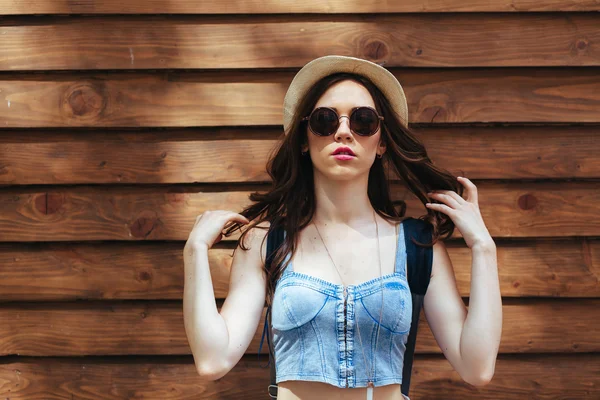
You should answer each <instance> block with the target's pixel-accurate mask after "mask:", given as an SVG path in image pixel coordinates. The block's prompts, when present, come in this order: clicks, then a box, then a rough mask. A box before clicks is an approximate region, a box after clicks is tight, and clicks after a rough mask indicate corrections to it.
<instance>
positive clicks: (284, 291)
mask: <svg viewBox="0 0 600 400" xmlns="http://www.w3.org/2000/svg"><path fill="white" fill-rule="evenodd" d="M397 231H398V235H397V236H398V237H397V248H396V257H395V267H394V272H393V273H391V274H387V275H384V276H382V277H380V278H375V279H371V280H369V281H366V282H363V283H360V284H357V285H348V286H347V299H346V301H345V299H344V294H343V285H341V284H334V283H332V282H329V281H326V280H324V279H321V278H318V277H314V276H310V275H306V274H303V273H299V272H295V271H294V270H293V266H292V263H291V262H290V263H289V264H288V265H287V267H286V268H285V270H284V271H283V272H282V275H281V277H280V278H279V280H278V281H277V284H276V286H275V292H274V296H273V302H272V307H271V308H272V309H271V313H272V314H271V324H272V334H273V338H272V341H273V342H272V345H273V349H274V350H273V351H274V358H275V367H276V382H277V383H279V382H282V381H287V380H302V381H318V382H325V383H329V384H331V385H334V386H337V387H340V388H355V387H365V386H366V385H367V379H368V376H367V371H366V366H365V362H364V358H363V353H362V350H361V347H360V341H359V334H358V333H357V324H356V321H357V320H358V326H359V327H360V338H362V341H363V345H364V346H365V349H364V353H365V354H364V356H365V357H366V358H367V365H368V366H373V365H375V367H374V368H375V370H374V371H371V374H370V375H371V376H373V383H374V385H375V386H383V385H389V384H394V383H397V384H401V383H402V367H403V359H404V351H405V349H406V342H407V339H408V335H409V331H410V327H411V317H412V299H411V292H410V289H409V286H408V281H407V274H406V272H407V271H406V268H407V262H406V260H407V254H406V245H405V239H404V227H403V223H400V224H399V227H398V230H397ZM290 257H291V254H288V255H287V258H286V260H285V261H288V260H289V258H290ZM381 280H382V281H383V291H384V293H383V301H384V304H383V314H382V315H383V316H382V318H381V319H382V320H381V321H379V313H380V306H381V293H380V292H381V290H382V289H381V282H380V281H381ZM379 324H381V327H380V329H379V340H378V342H377V349H376V350H375V338H376V336H377V326H378V325H379ZM373 362H374V364H373Z"/></svg>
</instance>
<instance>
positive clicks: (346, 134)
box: [335, 115, 352, 141]
mask: <svg viewBox="0 0 600 400" xmlns="http://www.w3.org/2000/svg"><path fill="white" fill-rule="evenodd" d="M338 138H339V139H347V138H352V132H351V131H350V118H349V117H348V116H346V115H342V116H341V117H340V125H339V126H338V128H337V131H336V132H335V140H336V141H337V140H338Z"/></svg>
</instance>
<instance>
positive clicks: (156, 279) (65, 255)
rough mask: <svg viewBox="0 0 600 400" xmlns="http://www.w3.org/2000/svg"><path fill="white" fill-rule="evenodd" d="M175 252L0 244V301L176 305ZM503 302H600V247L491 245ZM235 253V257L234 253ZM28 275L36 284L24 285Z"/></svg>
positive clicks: (216, 251) (175, 246) (451, 248)
mask: <svg viewBox="0 0 600 400" xmlns="http://www.w3.org/2000/svg"><path fill="white" fill-rule="evenodd" d="M183 245H184V243H182V242H179V243H174V242H154V243H151V242H142V243H140V242H137V243H136V242H127V243H90V244H87V243H33V244H24V243H17V244H8V243H5V244H1V245H0V276H2V279H1V280H0V302H1V301H48V300H61V301H64V300H80V299H85V300H111V299H115V300H136V299H144V300H161V299H169V300H180V299H182V297H183V266H184V262H183ZM446 247H447V248H448V253H449V254H450V258H451V260H452V264H453V266H454V272H455V275H456V281H457V285H458V289H459V292H460V294H461V296H464V297H467V296H469V295H470V291H471V286H470V285H471V251H470V250H469V249H468V248H467V247H465V246H464V244H462V243H460V242H458V241H454V240H452V241H447V242H446ZM496 248H497V254H498V273H499V277H500V290H501V292H502V295H503V296H504V297H529V296H532V297H538V296H539V297H600V283H599V282H600V240H597V239H587V238H583V239H579V238H576V239H571V238H557V239H548V240H544V239H534V240H502V239H499V240H498V239H496ZM239 251H241V250H239ZM232 253H233V249H231V248H224V247H223V246H222V245H217V246H216V248H213V249H211V250H210V251H209V252H208V259H209V265H210V273H211V277H212V284H213V289H214V292H215V297H216V298H217V299H225V298H226V297H227V294H228V293H229V275H230V270H231V262H232V257H231V256H232ZM32 276H34V277H36V279H31V277H32Z"/></svg>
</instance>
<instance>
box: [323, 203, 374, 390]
mask: <svg viewBox="0 0 600 400" xmlns="http://www.w3.org/2000/svg"><path fill="white" fill-rule="evenodd" d="M373 219H374V220H375V230H376V233H377V258H378V259H379V279H380V281H379V282H380V284H381V307H380V309H379V323H378V324H377V337H376V339H375V353H377V342H378V341H379V328H380V326H381V317H382V315H383V282H382V281H381V251H380V246H379V225H378V224H377V217H376V216H375V210H373ZM313 224H314V225H315V228H316V229H317V233H318V234H319V238H321V242H322V243H323V246H324V247H325V250H326V251H327V255H328V256H329V259H330V260H331V263H332V264H333V266H334V267H335V270H336V271H337V273H338V275H339V276H340V279H341V281H342V286H343V287H344V304H345V303H346V299H347V295H348V292H347V290H346V284H345V283H344V278H342V274H340V271H339V270H338V267H337V265H335V262H334V261H333V258H332V257H331V254H330V253H329V249H328V248H327V245H326V244H325V241H324V240H323V236H321V232H319V228H318V227H317V224H316V223H314V222H313ZM355 316H356V313H355ZM355 319H356V329H357V330H358V339H359V340H360V348H361V350H362V354H363V359H364V361H365V367H366V366H367V357H366V356H365V348H364V346H363V344H362V338H361V335H360V327H359V326H358V318H355ZM375 357H376V354H375V355H374V356H373V365H372V366H371V370H372V374H371V373H369V369H368V368H367V378H368V382H367V400H373V388H374V387H375V385H374V383H373V377H374V376H375ZM346 379H347V378H346Z"/></svg>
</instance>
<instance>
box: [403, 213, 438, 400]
mask: <svg viewBox="0 0 600 400" xmlns="http://www.w3.org/2000/svg"><path fill="white" fill-rule="evenodd" d="M403 225H404V240H405V244H406V254H407V263H408V279H407V280H408V286H409V287H410V292H411V297H412V321H411V325H410V332H409V334H408V341H407V342H406V350H405V352H404V363H403V367H402V393H403V394H404V395H406V396H408V391H409V389H410V377H411V373H412V365H413V356H414V353H415V344H416V342H417V330H418V325H419V316H420V314H421V308H422V307H423V299H424V297H425V293H426V292H427V287H428V286H429V278H430V277H431V266H432V262H433V248H432V247H422V246H418V245H416V244H414V243H413V242H412V240H411V238H414V239H415V240H416V241H418V242H419V243H431V235H432V226H431V224H430V223H428V222H426V221H423V220H421V219H416V218H407V219H405V220H404V221H403Z"/></svg>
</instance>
